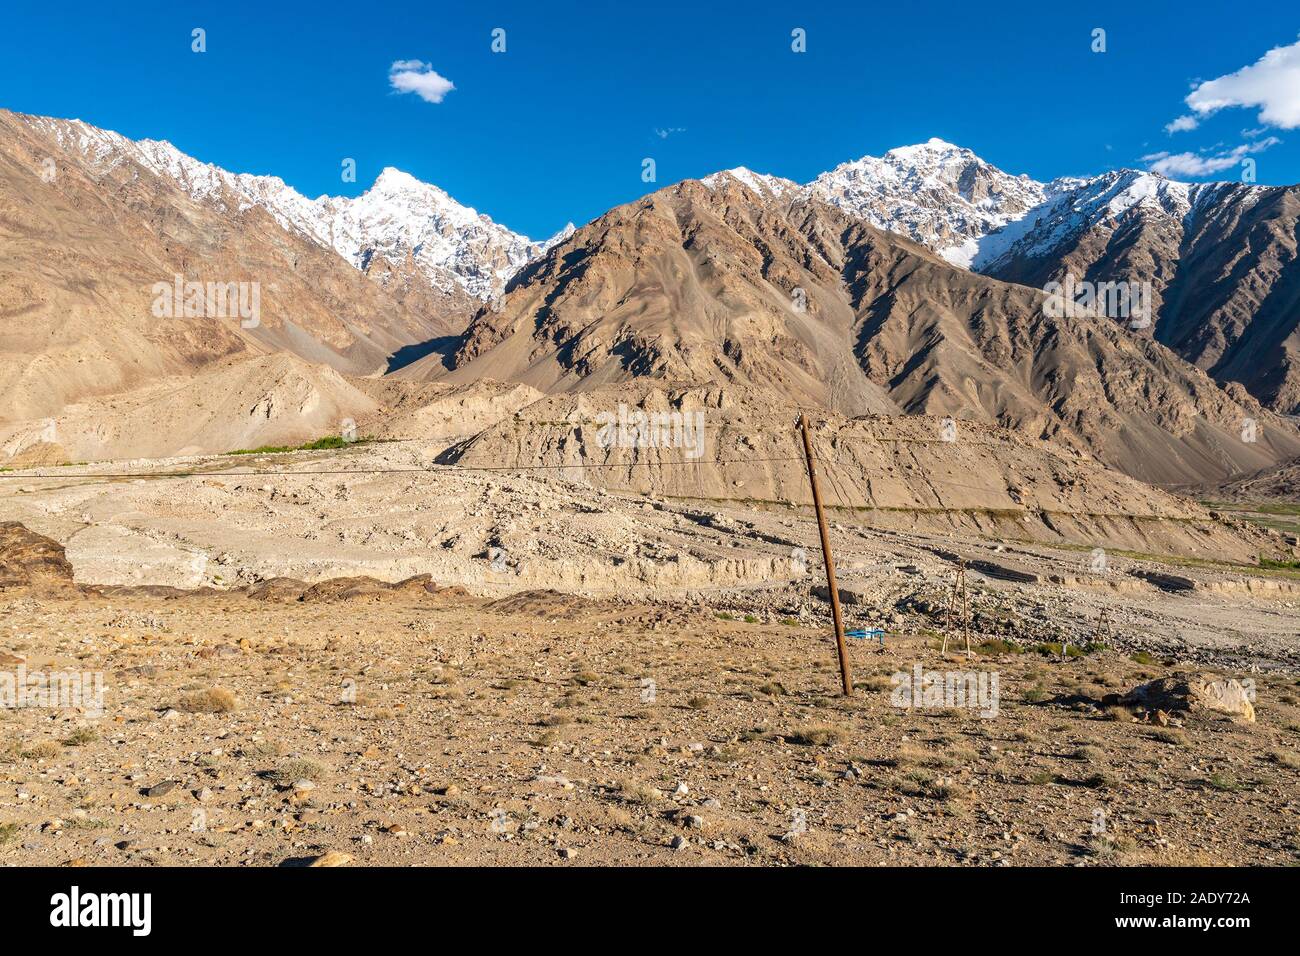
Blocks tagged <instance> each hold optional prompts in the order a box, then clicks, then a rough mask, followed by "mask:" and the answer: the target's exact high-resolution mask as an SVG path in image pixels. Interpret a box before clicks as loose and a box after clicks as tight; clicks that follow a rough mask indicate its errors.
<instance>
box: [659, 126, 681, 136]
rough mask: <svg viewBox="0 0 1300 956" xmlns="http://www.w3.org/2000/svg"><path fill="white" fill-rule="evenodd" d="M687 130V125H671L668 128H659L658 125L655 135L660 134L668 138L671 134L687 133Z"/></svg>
mask: <svg viewBox="0 0 1300 956" xmlns="http://www.w3.org/2000/svg"><path fill="white" fill-rule="evenodd" d="M685 132H686V127H685V126H669V127H668V128H667V129H659V128H657V127H656V129H655V135H656V136H658V137H659V138H660V139H667V138H668V137H669V136H671V135H673V133H685Z"/></svg>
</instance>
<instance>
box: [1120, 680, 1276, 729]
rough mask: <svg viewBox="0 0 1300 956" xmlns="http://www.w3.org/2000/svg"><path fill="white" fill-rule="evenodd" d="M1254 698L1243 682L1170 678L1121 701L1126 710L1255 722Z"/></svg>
mask: <svg viewBox="0 0 1300 956" xmlns="http://www.w3.org/2000/svg"><path fill="white" fill-rule="evenodd" d="M1253 696H1254V695H1253V694H1252V693H1251V691H1250V690H1249V689H1248V688H1247V687H1246V685H1245V684H1243V683H1242V682H1241V681H1239V680H1237V679H1236V678H1233V677H1222V676H1220V675H1218V674H1182V673H1180V674H1171V675H1169V676H1168V677H1161V678H1160V679H1159V680H1153V681H1150V682H1148V683H1146V684H1139V685H1138V686H1137V687H1134V688H1133V689H1132V690H1131V691H1129V692H1128V693H1127V694H1125V695H1124V696H1123V697H1122V698H1120V703H1122V704H1124V705H1125V706H1127V707H1141V708H1143V709H1145V710H1152V711H1154V710H1164V711H1170V712H1172V711H1177V710H1181V711H1189V712H1195V711H1207V710H1212V711H1217V712H1219V713H1223V714H1231V715H1232V716H1234V717H1240V718H1241V719H1242V720H1245V721H1247V722H1252V723H1253V722H1254V720H1255V706H1254V704H1253V703H1252V702H1251V697H1253Z"/></svg>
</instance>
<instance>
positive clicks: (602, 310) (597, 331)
mask: <svg viewBox="0 0 1300 956" xmlns="http://www.w3.org/2000/svg"><path fill="white" fill-rule="evenodd" d="M727 196H728V197H729V201H720V200H719V196H718V195H716V194H715V193H713V192H712V191H710V190H709V189H708V188H707V187H705V186H703V185H701V184H700V183H697V182H692V183H687V184H683V185H681V186H678V187H674V188H672V189H667V190H660V191H659V192H656V193H654V194H652V195H650V196H647V197H645V198H644V199H642V200H640V201H638V202H635V203H630V204H628V205H625V206H620V207H617V208H616V209H613V210H611V211H610V212H609V213H607V214H606V215H604V216H602V217H601V218H600V219H597V220H596V221H595V222H593V223H591V224H589V225H588V226H586V227H585V228H583V229H581V230H579V231H578V232H577V233H575V234H574V235H573V236H571V237H570V238H569V239H568V240H567V241H565V242H563V243H561V244H560V245H559V246H557V247H556V248H555V249H554V250H552V252H551V253H549V254H548V255H547V256H545V257H544V258H542V259H540V260H538V261H537V262H535V263H533V264H531V265H530V266H528V267H526V268H525V269H524V270H523V271H522V272H521V273H520V274H519V275H518V276H516V277H515V279H513V280H512V281H511V283H510V285H509V286H508V287H507V291H506V294H505V296H504V298H503V301H502V302H501V303H500V304H499V306H498V307H497V310H494V309H492V308H484V309H483V310H481V311H480V312H479V313H478V314H477V315H476V316H475V319H474V320H473V322H472V323H471V325H470V328H469V329H468V330H467V332H466V335H465V337H464V339H463V341H462V343H461V345H460V347H459V349H458V350H457V351H456V352H455V354H454V355H453V356H451V358H450V361H451V363H452V365H453V366H454V369H455V370H454V371H453V372H452V373H451V374H450V375H449V376H448V378H449V379H450V380H452V381H467V380H470V379H472V378H478V377H487V378H495V379H503V380H504V379H509V380H514V381H521V382H525V383H527V384H529V385H533V386H534V387H537V388H540V389H542V390H544V391H564V390H569V389H573V388H594V387H597V386H600V385H605V384H612V383H616V382H620V381H626V380H628V379H631V378H634V377H638V376H651V377H655V378H669V379H675V380H693V381H719V382H736V383H741V384H752V385H759V386H763V387H770V388H774V389H777V390H778V391H780V392H781V393H783V394H786V395H788V396H790V397H791V398H793V399H795V400H797V401H806V402H812V403H816V404H822V405H826V406H829V407H832V408H836V409H838V410H841V411H844V412H846V413H849V414H865V413H868V412H880V413H888V412H892V411H896V410H897V407H896V406H895V404H894V403H893V402H892V401H891V400H890V399H889V398H888V397H887V396H886V395H885V394H884V391H883V390H882V388H881V387H880V386H879V385H878V384H876V383H873V382H871V381H870V380H869V379H868V378H867V376H866V375H864V374H863V372H862V370H861V368H860V367H859V366H858V363H857V362H856V361H855V359H854V357H853V353H852V349H851V337H850V330H851V327H852V324H853V321H854V315H853V310H852V308H851V306H850V304H849V301H848V299H847V297H846V296H845V294H844V293H843V291H842V290H841V288H840V286H841V277H840V268H839V264H838V263H837V262H835V261H832V259H829V258H828V254H830V255H833V254H835V253H837V252H838V249H837V247H836V243H835V241H834V239H833V237H832V238H831V239H830V241H829V242H828V241H827V240H826V238H825V237H822V236H819V235H817V233H816V230H815V229H813V228H806V227H801V226H800V225H799V224H798V223H796V222H795V221H794V220H791V219H789V218H787V217H786V211H787V210H786V209H785V208H784V207H783V206H782V205H781V204H780V203H778V202H776V201H768V200H765V199H763V198H760V197H759V196H758V195H757V194H755V193H751V192H749V191H748V190H744V189H743V187H740V186H739V184H737V183H735V182H734V181H732V185H731V187H730V188H729V189H728V192H727ZM805 303H806V307H805V308H804V309H803V310H802V311H801V310H800V305H801V304H805ZM435 369H436V367H435Z"/></svg>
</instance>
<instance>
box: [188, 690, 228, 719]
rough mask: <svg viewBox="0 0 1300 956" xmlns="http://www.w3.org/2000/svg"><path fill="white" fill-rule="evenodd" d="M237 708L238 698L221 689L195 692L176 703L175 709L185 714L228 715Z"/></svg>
mask: <svg viewBox="0 0 1300 956" xmlns="http://www.w3.org/2000/svg"><path fill="white" fill-rule="evenodd" d="M238 708H239V700H238V698H236V697H235V695H234V694H232V693H231V692H230V691H228V690H226V689H225V688H222V687H210V688H208V689H207V690H199V691H195V692H194V693H192V694H186V695H185V696H184V697H182V698H181V699H180V700H178V701H177V702H176V709H177V710H180V711H184V712H185V713H187V714H228V713H230V712H231V711H233V710H237V709H238Z"/></svg>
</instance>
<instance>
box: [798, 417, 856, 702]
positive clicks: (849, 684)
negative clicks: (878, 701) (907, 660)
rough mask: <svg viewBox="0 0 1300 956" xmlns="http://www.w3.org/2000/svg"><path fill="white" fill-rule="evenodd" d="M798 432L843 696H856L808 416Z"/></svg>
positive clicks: (802, 418) (800, 419) (802, 420)
mask: <svg viewBox="0 0 1300 956" xmlns="http://www.w3.org/2000/svg"><path fill="white" fill-rule="evenodd" d="M799 430H800V431H801V432H803V453H804V457H805V458H807V459H808V481H809V482H810V483H811V484H812V496H813V507H814V508H816V509H817V531H818V533H819V534H820V535H821V539H822V558H823V559H824V562H825V564H826V587H827V588H828V589H829V590H830V595H831V617H832V618H834V620H835V652H836V653H837V654H838V655H839V659H840V680H841V681H842V682H843V684H844V696H845V697H852V696H853V678H852V677H850V676H849V656H848V653H847V652H846V651H845V649H844V622H843V620H842V619H841V618H840V589H839V587H838V585H836V583H835V558H834V557H833V556H832V555H831V535H830V531H829V530H828V529H827V527H826V515H825V514H824V513H823V511H822V493H821V489H820V488H819V487H817V466H816V465H814V464H813V451H812V440H811V439H810V438H809V437H808V416H807V415H805V414H804V413H803V412H800V413H799Z"/></svg>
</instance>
